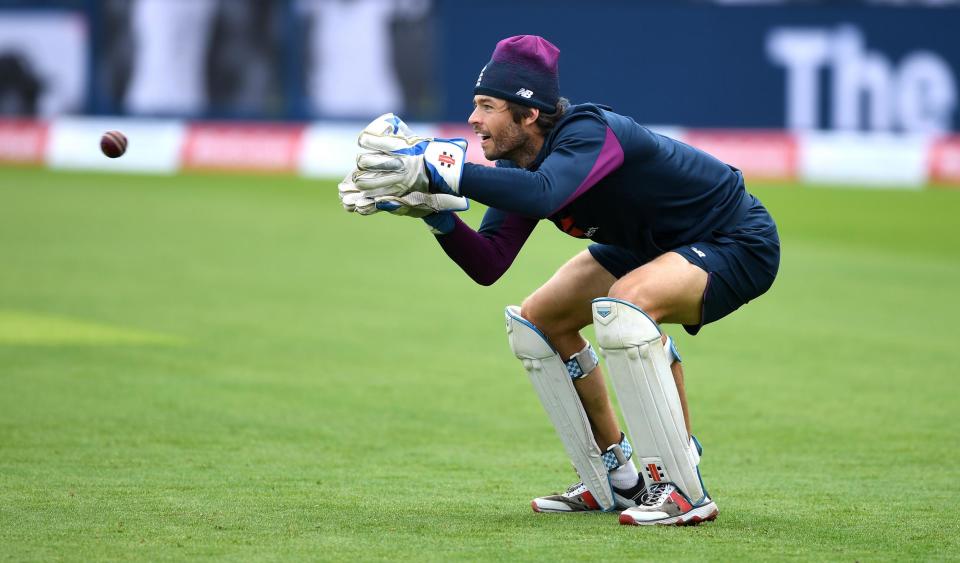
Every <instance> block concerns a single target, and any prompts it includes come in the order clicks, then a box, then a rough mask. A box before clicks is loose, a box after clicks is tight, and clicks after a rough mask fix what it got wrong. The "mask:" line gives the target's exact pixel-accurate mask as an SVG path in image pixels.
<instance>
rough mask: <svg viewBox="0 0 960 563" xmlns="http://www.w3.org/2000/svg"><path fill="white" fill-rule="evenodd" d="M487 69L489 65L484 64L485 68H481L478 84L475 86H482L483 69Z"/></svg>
mask: <svg viewBox="0 0 960 563" xmlns="http://www.w3.org/2000/svg"><path fill="white" fill-rule="evenodd" d="M485 70H487V67H486V66H484V67H483V68H481V69H480V76H478V77H477V85H476V86H474V88H479V87H480V83H481V82H483V71H485Z"/></svg>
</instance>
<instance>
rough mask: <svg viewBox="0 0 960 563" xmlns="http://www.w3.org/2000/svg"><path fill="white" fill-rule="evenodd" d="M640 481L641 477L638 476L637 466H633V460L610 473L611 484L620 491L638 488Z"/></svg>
mask: <svg viewBox="0 0 960 563" xmlns="http://www.w3.org/2000/svg"><path fill="white" fill-rule="evenodd" d="M639 481H640V476H639V475H637V466H636V465H634V464H633V458H630V459H628V460H627V463H624V464H623V465H621V466H620V467H618V468H616V469H614V470H613V471H611V472H610V484H611V485H613V486H614V487H616V488H618V489H630V488H633V487H636V486H637V482H639Z"/></svg>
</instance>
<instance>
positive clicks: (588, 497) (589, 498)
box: [581, 491, 600, 510]
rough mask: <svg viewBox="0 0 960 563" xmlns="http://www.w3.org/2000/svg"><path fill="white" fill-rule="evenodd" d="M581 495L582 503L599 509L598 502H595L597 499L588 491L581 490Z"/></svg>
mask: <svg viewBox="0 0 960 563" xmlns="http://www.w3.org/2000/svg"><path fill="white" fill-rule="evenodd" d="M581 496H582V497H583V502H584V504H586V505H587V506H589V507H590V508H592V509H594V510H600V503H598V502H597V499H595V498H593V495H592V494H590V491H583V494H582V495H581Z"/></svg>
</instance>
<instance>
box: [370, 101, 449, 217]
mask: <svg viewBox="0 0 960 563" xmlns="http://www.w3.org/2000/svg"><path fill="white" fill-rule="evenodd" d="M358 143H359V145H360V147H361V148H363V149H365V150H366V151H369V152H363V153H360V155H359V156H357V171H356V172H354V173H353V176H352V180H353V183H354V185H356V187H357V188H358V189H359V190H361V191H362V192H364V195H365V196H366V197H370V198H377V197H380V196H394V197H402V196H405V195H407V194H409V193H410V192H423V193H431V192H432V193H444V194H450V195H459V193H460V176H461V174H462V173H463V162H464V159H465V157H466V151H467V141H466V139H435V138H433V137H418V136H416V135H414V134H413V131H411V130H410V128H409V127H407V124H406V123H404V122H403V121H402V120H401V119H400V118H399V117H397V116H396V115H394V114H392V113H387V114H384V115H381V116H380V117H378V118H376V119H374V120H373V121H372V122H371V123H370V125H367V127H366V128H365V129H364V130H363V132H362V133H360V138H359V139H358Z"/></svg>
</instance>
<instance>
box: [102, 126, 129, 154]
mask: <svg viewBox="0 0 960 563" xmlns="http://www.w3.org/2000/svg"><path fill="white" fill-rule="evenodd" d="M100 150H101V151H103V154H105V155H107V156H109V157H110V158H117V157H118V156H123V153H125V152H127V136H126V135H124V134H123V133H121V132H119V131H107V132H106V133H104V134H103V137H100Z"/></svg>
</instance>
